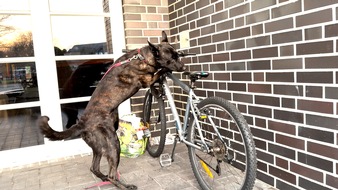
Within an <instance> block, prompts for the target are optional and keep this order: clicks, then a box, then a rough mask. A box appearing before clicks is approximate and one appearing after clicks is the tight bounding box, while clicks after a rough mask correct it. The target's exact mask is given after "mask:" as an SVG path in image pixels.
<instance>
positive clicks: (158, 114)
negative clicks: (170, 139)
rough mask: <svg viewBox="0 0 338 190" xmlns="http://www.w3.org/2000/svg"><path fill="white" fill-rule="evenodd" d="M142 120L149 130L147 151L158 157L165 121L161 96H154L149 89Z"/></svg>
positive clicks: (162, 144)
mask: <svg viewBox="0 0 338 190" xmlns="http://www.w3.org/2000/svg"><path fill="white" fill-rule="evenodd" d="M143 120H144V121H145V122H146V123H148V124H149V130H150V131H151V135H150V137H149V138H148V141H147V151H148V153H149V154H150V155H151V156H152V157H158V156H160V155H161V154H162V152H163V149H164V145H165V140H166V139H165V138H166V122H167V121H166V114H165V107H164V100H163V98H162V96H159V97H156V96H155V95H153V94H152V93H151V90H150V89H149V90H148V91H147V92H146V96H145V99H144V104H143Z"/></svg>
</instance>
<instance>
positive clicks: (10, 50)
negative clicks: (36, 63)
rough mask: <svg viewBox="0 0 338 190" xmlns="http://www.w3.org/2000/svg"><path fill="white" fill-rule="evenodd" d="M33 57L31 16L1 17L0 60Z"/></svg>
mask: <svg viewBox="0 0 338 190" xmlns="http://www.w3.org/2000/svg"><path fill="white" fill-rule="evenodd" d="M32 56H34V49H33V38H32V30H31V22H30V16H23V15H0V58H4V57H32Z"/></svg>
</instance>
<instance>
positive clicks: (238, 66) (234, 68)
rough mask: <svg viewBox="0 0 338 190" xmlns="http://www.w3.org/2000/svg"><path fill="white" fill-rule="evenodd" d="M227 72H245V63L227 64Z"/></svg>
mask: <svg viewBox="0 0 338 190" xmlns="http://www.w3.org/2000/svg"><path fill="white" fill-rule="evenodd" d="M226 66H227V70H228V71H238V70H240V71H241V70H245V63H244V62H234V63H232V62H227V63H226Z"/></svg>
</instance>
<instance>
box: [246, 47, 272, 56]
mask: <svg viewBox="0 0 338 190" xmlns="http://www.w3.org/2000/svg"><path fill="white" fill-rule="evenodd" d="M252 52H253V53H252V54H253V58H268V57H278V47H268V48H261V49H254V50H253V51H252Z"/></svg>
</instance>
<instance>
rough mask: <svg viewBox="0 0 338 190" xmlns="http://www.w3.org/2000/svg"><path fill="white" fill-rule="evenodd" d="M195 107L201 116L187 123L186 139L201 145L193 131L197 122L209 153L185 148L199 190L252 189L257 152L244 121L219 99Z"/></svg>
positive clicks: (203, 101)
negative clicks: (188, 124) (199, 187)
mask: <svg viewBox="0 0 338 190" xmlns="http://www.w3.org/2000/svg"><path fill="white" fill-rule="evenodd" d="M197 107H198V109H199V111H200V113H201V114H200V115H199V116H198V117H199V118H198V121H195V120H194V119H192V121H191V122H190V126H189V129H188V136H187V138H188V141H189V142H192V143H194V144H197V145H199V146H201V145H202V143H201V136H200V134H199V132H198V130H197V128H196V122H198V123H199V125H200V126H201V129H202V135H203V137H204V139H205V141H206V143H207V146H208V147H209V149H210V150H211V152H209V153H207V152H205V151H201V150H198V149H195V148H193V147H191V146H188V154H189V159H190V162H191V166H192V169H193V172H194V175H195V177H196V178H197V181H198V183H199V184H200V186H201V187H202V189H246V190H247V189H252V188H253V185H254V182H255V178H256V167H257V166H256V164H257V163H256V162H257V161H256V151H255V145H254V141H253V138H252V134H251V132H250V129H249V127H248V125H247V123H246V120H245V119H244V117H243V116H242V115H241V113H240V112H239V111H238V110H237V108H236V107H235V106H234V105H232V104H231V103H230V102H228V101H227V100H224V99H222V98H218V97H212V98H207V99H205V100H202V101H201V102H200V103H199V104H198V105H197ZM213 124H214V125H215V126H216V127H217V129H216V131H215V130H214V128H213V127H212V125H213ZM217 133H218V134H220V136H219V135H218V134H217Z"/></svg>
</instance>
